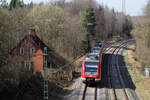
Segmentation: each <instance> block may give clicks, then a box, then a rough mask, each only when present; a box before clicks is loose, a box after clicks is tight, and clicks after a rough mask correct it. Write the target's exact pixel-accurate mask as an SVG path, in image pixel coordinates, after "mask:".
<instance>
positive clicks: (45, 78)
mask: <svg viewBox="0 0 150 100" xmlns="http://www.w3.org/2000/svg"><path fill="white" fill-rule="evenodd" d="M43 58H44V100H48V71H47V47H44V54H43Z"/></svg>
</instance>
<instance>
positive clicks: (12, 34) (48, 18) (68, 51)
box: [0, 0, 132, 58]
mask: <svg viewBox="0 0 150 100" xmlns="http://www.w3.org/2000/svg"><path fill="white" fill-rule="evenodd" d="M16 1H17V2H15V0H12V1H11V3H10V5H8V4H7V3H6V2H5V0H1V2H2V3H1V7H0V8H1V9H0V43H1V46H0V54H5V53H8V52H9V51H10V50H11V49H12V48H13V47H14V46H15V45H16V44H17V43H18V42H19V41H20V40H21V39H22V38H23V36H24V35H25V34H29V29H31V28H34V29H35V30H36V31H37V35H38V36H39V37H40V38H41V39H42V40H43V41H44V42H45V43H46V44H47V45H48V46H49V47H52V48H53V49H54V50H56V52H58V53H60V54H61V55H62V56H64V57H66V58H68V57H76V56H78V55H80V54H81V47H82V46H83V43H82V41H84V40H85V39H86V33H87V31H86V30H85V29H84V26H83V22H82V21H81V17H82V15H83V11H84V10H85V8H86V7H87V5H90V7H91V8H93V9H94V16H95V20H96V24H95V37H93V39H95V40H97V41H99V40H106V39H107V38H109V37H112V36H115V35H121V36H129V35H130V30H131V29H132V23H131V21H130V17H129V16H126V15H124V14H123V13H118V12H115V11H114V9H109V8H108V7H104V6H102V5H98V4H97V3H96V2H95V1H94V0H92V1H91V0H72V1H71V2H66V1H65V0H60V1H57V2H55V1H54V2H50V3H49V4H43V3H40V4H38V5H37V4H36V5H35V4H33V3H32V2H31V3H30V4H27V5H25V4H24V3H23V1H20V2H19V0H16Z"/></svg>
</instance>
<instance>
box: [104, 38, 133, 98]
mask: <svg viewBox="0 0 150 100" xmlns="http://www.w3.org/2000/svg"><path fill="white" fill-rule="evenodd" d="M129 42H133V41H132V40H131V41H125V42H123V43H121V44H120V45H119V46H118V47H117V48H115V49H113V50H112V54H111V55H110V57H109V59H108V60H109V65H108V77H109V78H108V84H109V87H110V88H111V91H110V92H111V93H110V94H112V95H111V96H112V97H111V98H112V99H111V100H135V99H129V96H128V95H127V90H126V89H125V84H124V81H123V78H122V75H121V72H120V69H119V66H118V55H119V52H120V50H121V48H123V47H127V46H128V43H129ZM113 55H116V56H113ZM113 60H114V61H113ZM112 71H114V72H112ZM115 73H116V74H115ZM113 75H115V77H117V78H116V79H115V80H114V76H113ZM113 81H118V82H115V83H114V82H113ZM117 83H118V84H117ZM115 85H117V87H116V86H115ZM116 88H118V89H116ZM106 100H107V99H106Z"/></svg>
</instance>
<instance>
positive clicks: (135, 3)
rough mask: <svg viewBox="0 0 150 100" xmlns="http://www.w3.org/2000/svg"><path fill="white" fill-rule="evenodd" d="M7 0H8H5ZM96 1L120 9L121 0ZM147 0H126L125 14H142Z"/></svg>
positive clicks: (47, 0)
mask: <svg viewBox="0 0 150 100" xmlns="http://www.w3.org/2000/svg"><path fill="white" fill-rule="evenodd" d="M7 1H8V2H9V1H10V0H7ZM23 1H24V2H25V3H29V2H31V1H33V2H34V3H40V2H45V3H47V2H49V1H51V0H23ZM53 1H54V0H53ZM96 1H98V3H101V4H102V2H103V4H104V5H105V6H108V7H109V8H114V9H115V10H116V11H119V12H120V11H122V0H96ZM147 1H148V0H126V14H128V15H131V16H139V15H142V12H143V8H144V7H145V5H146V3H147Z"/></svg>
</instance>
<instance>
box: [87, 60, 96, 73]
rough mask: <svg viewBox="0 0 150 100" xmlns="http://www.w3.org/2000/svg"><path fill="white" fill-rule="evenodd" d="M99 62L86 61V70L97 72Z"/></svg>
mask: <svg viewBox="0 0 150 100" xmlns="http://www.w3.org/2000/svg"><path fill="white" fill-rule="evenodd" d="M97 69H98V62H85V72H97Z"/></svg>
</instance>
